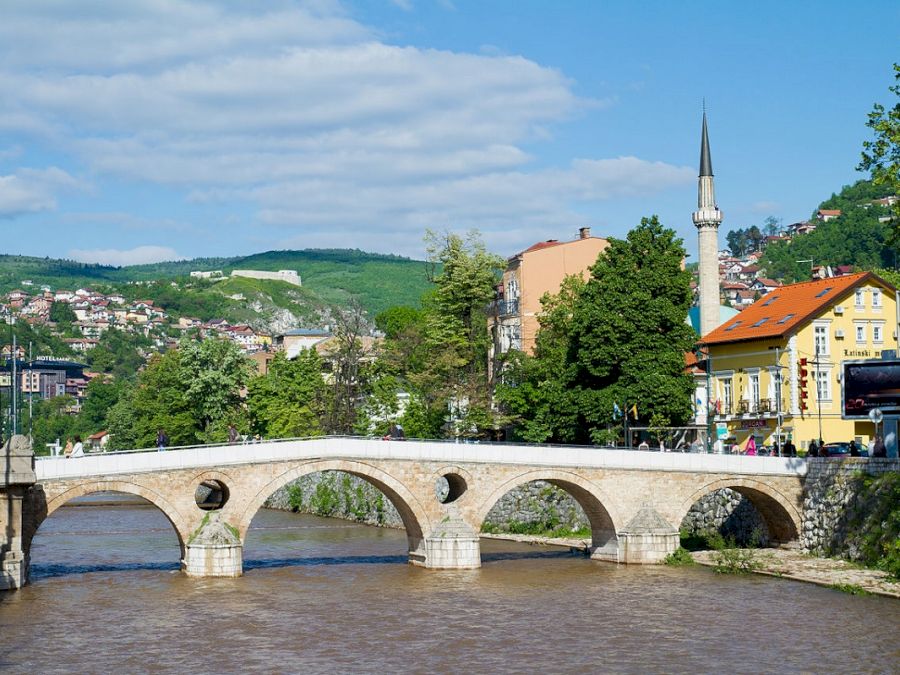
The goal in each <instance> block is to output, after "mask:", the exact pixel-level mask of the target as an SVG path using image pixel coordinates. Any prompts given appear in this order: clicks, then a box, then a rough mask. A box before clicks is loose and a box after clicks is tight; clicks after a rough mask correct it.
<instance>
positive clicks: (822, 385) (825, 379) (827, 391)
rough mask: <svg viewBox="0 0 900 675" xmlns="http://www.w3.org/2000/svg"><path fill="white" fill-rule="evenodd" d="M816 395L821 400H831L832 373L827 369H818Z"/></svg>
mask: <svg viewBox="0 0 900 675" xmlns="http://www.w3.org/2000/svg"><path fill="white" fill-rule="evenodd" d="M816 396H817V397H818V400H819V401H830V400H831V373H830V372H829V371H827V370H817V371H816Z"/></svg>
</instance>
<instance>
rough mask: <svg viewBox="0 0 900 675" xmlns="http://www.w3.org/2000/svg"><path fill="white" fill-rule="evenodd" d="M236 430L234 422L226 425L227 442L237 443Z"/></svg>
mask: <svg viewBox="0 0 900 675" xmlns="http://www.w3.org/2000/svg"><path fill="white" fill-rule="evenodd" d="M238 436H239V434H238V430H237V427H236V426H234V423H233V422H232V423H231V424H229V425H228V442H229V443H237V441H238Z"/></svg>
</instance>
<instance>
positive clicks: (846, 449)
mask: <svg viewBox="0 0 900 675" xmlns="http://www.w3.org/2000/svg"><path fill="white" fill-rule="evenodd" d="M822 447H823V448H824V449H825V450H827V451H828V456H829V457H840V458H843V457H850V443H845V442H844V441H838V442H837V443H826V444H825V445H823V446H822ZM857 447H858V448H859V456H860V457H868V456H869V451H868V449H867V448H866V446H864V445H862V446H859V445H858V446H857ZM820 456H821V455H820Z"/></svg>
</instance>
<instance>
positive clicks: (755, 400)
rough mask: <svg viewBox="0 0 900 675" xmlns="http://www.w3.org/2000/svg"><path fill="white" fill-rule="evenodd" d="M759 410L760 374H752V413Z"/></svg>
mask: <svg viewBox="0 0 900 675" xmlns="http://www.w3.org/2000/svg"><path fill="white" fill-rule="evenodd" d="M757 410H759V373H750V412H756V411H757Z"/></svg>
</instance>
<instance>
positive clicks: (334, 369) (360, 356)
mask: <svg viewBox="0 0 900 675" xmlns="http://www.w3.org/2000/svg"><path fill="white" fill-rule="evenodd" d="M367 328H368V326H367V324H366V320H365V315H364V313H363V311H362V308H360V307H359V306H358V305H355V306H353V307H351V308H350V309H348V310H346V311H339V312H337V314H336V317H335V330H334V338H333V340H332V342H331V343H330V345H329V348H328V350H327V352H326V354H325V358H326V359H327V363H328V364H329V366H330V368H331V397H330V405H329V414H328V422H327V425H326V426H327V429H328V433H331V434H349V433H352V432H353V427H354V425H355V424H356V422H357V408H358V407H359V404H360V401H361V400H362V394H363V392H364V391H365V387H366V379H367V368H366V366H365V363H364V360H365V359H366V358H367V356H368V350H367V348H366V347H365V345H364V344H363V337H364V336H365V334H366V333H367V332H368V331H367Z"/></svg>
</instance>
